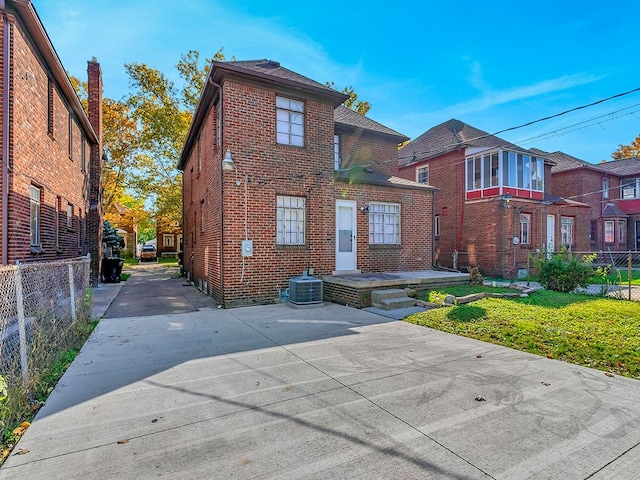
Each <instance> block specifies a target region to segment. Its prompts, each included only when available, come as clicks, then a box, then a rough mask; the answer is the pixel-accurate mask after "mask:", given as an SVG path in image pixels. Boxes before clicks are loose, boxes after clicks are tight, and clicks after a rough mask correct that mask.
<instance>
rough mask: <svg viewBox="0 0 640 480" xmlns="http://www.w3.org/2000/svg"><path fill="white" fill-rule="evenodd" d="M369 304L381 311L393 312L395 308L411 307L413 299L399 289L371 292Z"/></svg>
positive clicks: (413, 302) (413, 303)
mask: <svg viewBox="0 0 640 480" xmlns="http://www.w3.org/2000/svg"><path fill="white" fill-rule="evenodd" d="M371 304H372V305H373V306H374V307H377V308H380V309H382V310H395V309H396V308H406V307H413V306H414V305H415V304H416V299H415V298H410V297H408V296H407V291H406V290H404V289H399V288H388V289H385V290H372V291H371Z"/></svg>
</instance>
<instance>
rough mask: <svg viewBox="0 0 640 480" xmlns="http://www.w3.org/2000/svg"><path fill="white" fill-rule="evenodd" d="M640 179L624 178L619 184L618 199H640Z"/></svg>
mask: <svg viewBox="0 0 640 480" xmlns="http://www.w3.org/2000/svg"><path fill="white" fill-rule="evenodd" d="M639 182H640V178H625V179H624V180H622V181H621V182H620V198H621V199H623V200H626V199H630V198H640V195H638V191H640V189H639V188H638V183H639Z"/></svg>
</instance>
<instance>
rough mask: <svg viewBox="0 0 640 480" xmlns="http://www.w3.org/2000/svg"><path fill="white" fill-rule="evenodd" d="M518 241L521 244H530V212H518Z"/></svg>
mask: <svg viewBox="0 0 640 480" xmlns="http://www.w3.org/2000/svg"><path fill="white" fill-rule="evenodd" d="M520 243H521V244H523V245H530V244H531V214H530V213H521V214H520Z"/></svg>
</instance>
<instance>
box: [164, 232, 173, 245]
mask: <svg viewBox="0 0 640 480" xmlns="http://www.w3.org/2000/svg"><path fill="white" fill-rule="evenodd" d="M162 246H163V247H174V246H175V242H174V235H173V233H163V234H162Z"/></svg>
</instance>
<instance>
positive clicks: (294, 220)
mask: <svg viewBox="0 0 640 480" xmlns="http://www.w3.org/2000/svg"><path fill="white" fill-rule="evenodd" d="M306 212H307V199H306V198H304V197H294V196H289V195H277V196H276V245H305V243H306V226H307V225H306V224H307V222H306V217H307V213H306Z"/></svg>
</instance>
